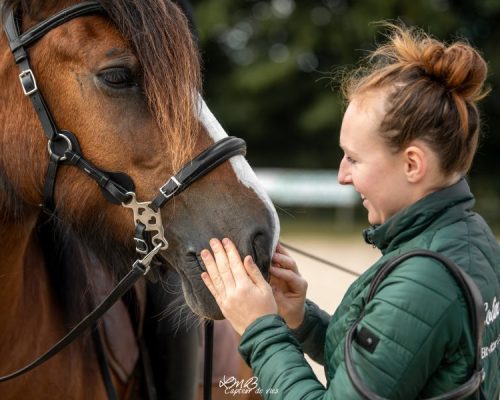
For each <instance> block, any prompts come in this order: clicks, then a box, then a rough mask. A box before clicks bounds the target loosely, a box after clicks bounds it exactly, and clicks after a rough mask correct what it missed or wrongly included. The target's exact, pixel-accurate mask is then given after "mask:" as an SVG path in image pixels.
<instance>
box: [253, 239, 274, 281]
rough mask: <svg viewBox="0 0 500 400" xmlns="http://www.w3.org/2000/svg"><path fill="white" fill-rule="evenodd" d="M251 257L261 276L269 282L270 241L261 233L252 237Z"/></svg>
mask: <svg viewBox="0 0 500 400" xmlns="http://www.w3.org/2000/svg"><path fill="white" fill-rule="evenodd" d="M251 240H252V257H253V259H254V261H255V264H257V266H258V267H259V269H260V271H261V272H262V275H263V276H264V278H265V279H266V280H269V266H270V263H271V239H270V238H269V237H268V236H267V235H266V234H265V233H263V232H258V233H256V234H254V235H253V236H252V239H251Z"/></svg>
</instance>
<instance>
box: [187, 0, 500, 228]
mask: <svg viewBox="0 0 500 400" xmlns="http://www.w3.org/2000/svg"><path fill="white" fill-rule="evenodd" d="M192 5H193V8H194V13H195V19H196V23H197V27H198V31H199V37H200V48H201V52H202V59H203V63H204V90H205V93H204V96H205V99H206V101H207V103H208V104H209V106H210V107H211V109H212V111H213V112H214V114H215V115H216V116H217V118H218V119H219V121H220V122H221V123H222V125H223V126H224V127H225V128H226V130H227V131H228V133H229V134H232V135H237V136H240V137H243V138H244V139H245V140H246V141H247V142H248V145H249V154H248V159H249V161H250V163H251V164H252V165H253V166H257V167H264V166H265V167H294V168H307V169H314V168H329V169H330V168H331V169H336V168H337V167H338V163H339V161H340V158H341V152H340V150H339V148H338V132H339V129H340V123H341V118H342V114H343V110H344V104H343V101H342V99H341V96H340V94H339V93H338V90H336V88H335V85H332V79H331V76H332V73H334V72H335V71H338V70H339V68H341V67H346V66H347V67H349V66H351V67H352V66H355V65H356V63H357V62H358V61H359V60H360V59H361V58H362V57H363V56H365V55H366V54H367V51H369V50H372V49H374V47H375V45H376V43H377V41H381V40H383V36H382V34H383V31H382V30H381V28H380V27H379V26H377V25H376V24H374V22H376V21H381V20H401V21H403V22H404V23H405V24H407V25H416V26H419V27H421V28H423V29H424V30H425V31H427V32H429V33H431V34H432V35H433V36H435V37H436V38H438V39H441V40H445V41H451V40H455V39H466V40H467V41H469V42H470V43H471V44H473V45H474V46H476V47H477V48H478V49H479V50H480V51H481V52H482V54H483V56H484V57H485V59H486V60H487V61H488V63H489V79H488V84H489V86H490V87H491V89H492V91H491V93H490V95H489V96H488V97H487V98H486V99H485V100H483V102H482V103H481V110H482V113H483V121H484V127H483V134H484V138H483V142H482V146H481V148H480V150H479V153H478V155H477V157H476V161H475V164H474V167H473V169H472V171H471V173H470V182H471V184H472V188H473V191H474V192H475V193H476V195H477V198H478V204H477V209H478V211H480V212H481V213H482V214H483V215H484V216H485V217H486V219H487V220H488V221H490V222H493V223H496V224H499V223H500V200H499V199H500V179H499V178H498V171H499V166H500V162H499V160H498V154H499V153H500V135H499V134H498V133H497V132H496V129H495V127H496V126H498V125H499V124H500V114H499V110H500V76H499V72H500V51H499V43H500V28H499V27H500V0H460V1H452V0H420V1H415V0H365V1H359V0H358V1H355V0H308V1H305V0H302V1H298V0H270V1H263V0H240V1H232V0H203V1H201V0H192Z"/></svg>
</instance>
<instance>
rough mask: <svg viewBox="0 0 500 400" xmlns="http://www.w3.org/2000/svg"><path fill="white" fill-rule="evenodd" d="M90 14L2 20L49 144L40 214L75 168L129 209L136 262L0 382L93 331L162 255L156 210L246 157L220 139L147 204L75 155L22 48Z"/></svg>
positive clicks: (85, 8)
mask: <svg viewBox="0 0 500 400" xmlns="http://www.w3.org/2000/svg"><path fill="white" fill-rule="evenodd" d="M95 13H104V9H103V8H102V6H101V5H100V4H99V3H97V2H93V1H88V2H83V3H80V4H77V5H74V6H71V7H68V8H66V9H64V10H62V11H60V12H58V13H57V14H55V15H53V16H51V17H49V18H47V19H46V20H44V21H42V22H40V23H39V24H37V25H35V26H33V27H32V28H30V29H28V30H27V31H26V32H24V33H22V34H21V33H20V18H18V17H17V15H16V13H15V12H14V11H10V12H9V13H8V14H7V15H6V18H5V20H4V30H5V33H6V35H7V38H8V41H9V46H10V48H11V51H12V53H13V55H14V58H15V61H16V64H17V65H18V66H19V70H20V73H19V80H20V83H21V87H22V90H23V92H24V94H25V95H26V96H27V97H29V98H30V100H31V102H32V104H33V107H34V109H35V111H36V113H37V115H38V118H39V120H40V122H41V124H42V127H43V130H44V132H45V135H46V136H47V139H48V154H49V165H48V168H47V173H46V178H45V185H44V190H43V205H42V207H43V209H44V210H45V211H46V212H48V213H51V214H52V213H53V212H54V187H55V182H56V176H57V171H58V167H59V165H73V166H76V167H78V168H79V169H81V170H82V171H84V172H85V173H86V174H87V175H88V176H89V177H90V178H92V179H93V180H94V181H95V182H97V184H98V185H99V187H100V188H101V191H102V193H103V195H104V196H105V198H106V199H107V200H108V201H110V202H111V203H114V204H118V205H120V204H121V205H122V206H124V207H126V208H131V209H132V211H133V221H134V225H135V237H134V240H135V243H136V252H137V254H138V259H137V260H135V262H134V263H133V265H132V268H131V270H130V271H129V272H128V274H127V275H126V276H125V277H124V278H123V279H122V280H121V281H120V282H119V283H118V284H117V286H116V287H115V288H114V289H113V291H112V292H111V293H110V294H109V295H108V297H106V298H105V299H104V300H103V301H102V302H101V303H100V304H99V305H98V306H97V307H96V308H95V309H94V310H93V311H92V312H91V313H90V314H88V315H87V316H86V317H85V318H84V319H83V320H82V321H81V322H79V323H78V324H77V325H76V326H75V327H74V328H73V329H72V330H71V331H70V332H69V333H68V334H67V335H66V336H64V337H63V338H62V339H61V340H60V341H59V342H57V343H56V344H55V345H54V346H53V347H52V348H51V349H50V350H48V351H47V352H46V353H45V354H43V355H42V356H40V357H39V358H37V359H36V360H34V361H33V362H31V363H30V364H28V365H26V366H25V367H23V368H21V369H19V370H17V371H15V372H13V373H11V374H8V375H5V376H2V377H0V382H3V381H6V380H9V379H12V378H15V377H17V376H19V375H21V374H23V373H25V372H28V371H29V370H31V369H33V368H35V367H36V366H38V365H40V364H42V363H43V362H45V361H47V360H48V359H49V358H51V357H52V356H54V355H55V354H57V353H58V352H59V351H61V350H62V349H63V348H64V347H66V346H67V345H68V344H69V343H71V342H72V341H73V340H74V339H76V338H77V337H78V336H79V335H80V334H81V333H82V332H83V331H84V330H85V329H87V328H88V327H90V326H92V325H93V324H94V323H95V321H96V320H97V319H98V318H100V317H101V316H102V315H103V314H104V313H105V312H106V311H107V310H108V309H109V308H110V307H111V306H112V305H113V304H114V303H115V302H116V301H117V300H118V299H119V298H120V297H121V296H122V295H123V294H124V293H125V292H126V291H127V290H129V289H130V288H131V287H132V286H133V285H134V283H135V282H136V281H137V280H138V279H139V278H140V277H141V276H143V275H146V274H147V273H148V272H149V270H150V265H151V262H152V260H153V259H154V257H155V256H156V255H157V254H158V253H159V252H160V251H161V250H166V249H167V247H168V241H167V240H166V238H165V233H164V230H163V224H162V218H161V208H162V207H163V206H164V205H165V204H166V203H167V202H168V201H169V200H170V199H172V198H173V197H175V196H177V195H178V194H179V193H181V192H182V191H183V190H184V189H186V188H187V187H188V186H189V185H191V184H192V183H193V182H194V181H196V180H197V179H199V178H201V177H202V176H204V175H205V174H207V173H208V172H210V171H211V170H213V169H214V168H216V167H217V166H218V165H220V164H222V163H223V162H224V161H226V160H228V159H229V158H231V157H233V156H236V155H245V153H246V144H245V141H244V140H243V139H240V138H236V137H232V136H229V137H225V138H223V139H222V140H219V141H218V142H215V143H214V144H213V145H211V146H210V147H208V148H207V149H206V150H204V151H203V152H202V153H200V154H199V155H197V156H196V157H194V158H193V159H192V160H191V161H189V162H188V163H187V164H185V165H184V166H183V167H182V168H181V169H180V170H179V171H178V172H177V173H176V174H175V175H174V176H172V177H170V179H168V180H167V181H166V183H165V184H164V185H163V186H161V187H160V189H159V192H158V193H157V195H156V196H155V197H154V198H153V199H152V200H151V201H145V202H139V201H137V198H136V194H135V185H134V182H133V181H132V179H131V178H130V177H129V176H128V175H126V174H124V173H122V172H108V171H105V170H103V169H100V168H98V167H96V166H95V165H93V164H92V163H91V162H90V161H89V160H87V159H86V158H85V157H84V156H83V154H82V152H81V150H80V146H79V144H78V140H77V138H76V136H75V135H74V134H73V133H71V132H69V131H66V130H60V129H58V128H57V126H56V124H55V122H54V119H53V118H52V115H51V113H50V111H49V109H48V107H47V105H46V103H45V101H44V99H43V96H42V94H41V93H40V90H39V89H38V86H37V82H36V79H35V75H34V73H33V70H32V69H31V65H30V62H29V57H28V53H27V50H26V49H27V47H29V46H30V45H32V44H33V43H35V42H36V41H37V40H39V39H40V38H42V37H43V36H44V35H45V34H46V33H47V32H49V31H50V30H52V29H54V28H55V27H57V26H59V25H61V24H64V23H65V22H67V21H69V20H71V19H73V18H77V17H80V16H83V15H89V14H95Z"/></svg>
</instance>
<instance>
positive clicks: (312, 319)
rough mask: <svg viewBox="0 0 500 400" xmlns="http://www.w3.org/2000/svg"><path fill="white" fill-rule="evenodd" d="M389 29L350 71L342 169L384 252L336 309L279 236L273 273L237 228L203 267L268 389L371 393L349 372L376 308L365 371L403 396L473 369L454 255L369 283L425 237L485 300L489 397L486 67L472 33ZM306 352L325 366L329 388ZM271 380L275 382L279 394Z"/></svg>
mask: <svg viewBox="0 0 500 400" xmlns="http://www.w3.org/2000/svg"><path fill="white" fill-rule="evenodd" d="M389 29H390V35H389V40H388V42H387V43H386V44H384V45H382V46H381V47H379V48H378V49H377V50H376V51H375V52H374V53H373V54H372V56H371V58H370V60H369V65H368V67H367V68H365V69H363V70H362V71H361V72H360V73H359V71H358V73H356V74H353V75H351V76H350V78H349V79H347V80H346V81H345V85H344V89H345V90H344V93H345V95H346V98H347V101H348V107H347V110H346V112H345V115H344V119H343V122H342V128H341V132H340V146H341V148H342V149H343V151H344V157H343V159H342V161H341V163H340V170H339V181H340V183H342V184H346V185H353V186H354V188H355V189H356V191H357V192H359V194H360V196H361V199H362V201H363V206H364V207H365V208H366V209H367V210H368V221H369V223H370V224H371V225H372V227H371V228H370V229H367V230H366V231H365V232H364V236H365V240H366V241H367V242H368V243H370V244H372V245H374V246H377V247H378V248H379V249H380V250H381V251H382V254H383V255H382V257H381V258H380V260H379V261H378V262H377V263H375V264H374V265H373V266H372V267H371V268H369V269H368V270H367V271H366V272H365V273H364V274H363V275H362V276H361V277H360V278H358V279H357V280H356V281H355V282H354V283H353V284H352V285H351V287H350V288H349V290H348V291H347V293H346V294H345V296H344V298H343V300H342V302H341V304H340V306H339V307H338V309H337V310H336V312H335V314H334V315H333V316H332V317H330V316H329V315H328V314H326V313H325V312H323V311H321V310H319V309H318V307H317V306H316V305H314V304H313V303H312V302H310V301H306V300H305V295H306V288H307V284H306V283H305V281H304V280H303V279H302V278H301V277H300V275H299V274H298V271H297V267H296V265H295V262H294V261H293V260H292V259H291V258H290V256H289V255H288V254H287V253H286V252H285V251H284V250H283V249H282V248H281V247H279V246H278V248H277V250H276V254H275V255H274V257H273V265H272V266H271V270H270V271H271V275H272V280H271V283H272V285H273V289H274V295H273V290H272V289H271V286H270V285H269V284H268V283H267V282H266V281H265V280H264V278H263V277H262V275H261V274H260V272H259V269H258V268H257V267H256V266H255V265H254V264H253V261H252V259H251V257H250V256H246V257H245V258H244V261H243V262H242V261H241V258H240V255H239V254H238V252H237V251H236V249H235V247H234V245H233V244H232V242H231V241H230V240H229V239H227V238H226V239H224V240H223V241H222V242H220V241H219V240H217V239H213V240H212V241H211V243H210V245H211V249H212V251H213V255H212V253H211V252H210V251H208V250H204V251H203V252H202V254H201V256H202V258H203V260H204V262H205V265H206V267H207V272H208V273H207V272H204V273H203V274H202V279H203V280H204V282H205V284H206V285H207V287H208V288H209V290H210V291H211V293H212V294H213V295H214V297H215V299H216V301H217V303H218V304H219V306H220V308H221V310H222V312H223V313H224V315H225V317H226V318H227V319H228V320H229V322H230V323H231V324H232V325H233V327H234V328H235V330H236V331H237V332H238V333H239V334H241V335H242V338H241V343H240V347H239V350H240V352H241V354H242V355H243V357H244V358H245V360H246V361H247V362H248V363H249V364H250V365H251V367H252V368H253V371H254V373H255V374H256V376H257V378H258V382H259V386H260V387H261V388H262V389H263V394H264V396H265V397H266V398H273V399H292V400H295V399H340V400H345V399H355V398H356V399H357V398H361V397H360V395H359V393H358V391H357V390H356V389H355V388H354V386H353V384H352V381H351V378H350V377H349V376H348V374H347V372H346V363H345V356H344V343H345V340H346V334H347V332H348V330H349V328H350V327H351V326H352V325H353V323H354V322H355V320H356V319H357V318H358V317H359V316H360V315H361V313H362V312H363V313H364V314H363V317H362V320H361V322H360V324H359V325H358V327H357V332H358V338H357V339H356V340H355V341H354V343H353V344H352V357H353V364H354V366H355V369H356V371H357V373H358V375H359V376H360V377H361V379H362V381H363V383H364V384H365V385H366V387H368V388H369V389H370V390H372V391H373V392H375V393H377V394H378V395H379V396H382V397H385V398H390V399H405V400H406V399H414V398H417V397H418V398H428V397H432V396H437V395H440V394H443V393H447V392H449V391H451V390H452V389H454V388H456V387H457V386H459V385H460V384H462V383H464V382H466V381H467V380H468V379H469V378H470V375H471V367H472V363H473V359H474V355H475V354H474V353H475V350H474V341H473V338H472V337H471V323H470V321H469V317H468V312H467V308H466V302H465V300H464V295H463V291H462V290H461V289H460V287H459V286H458V285H457V283H456V281H455V280H454V278H452V276H451V275H450V274H449V272H448V270H447V269H446V267H445V266H444V265H443V264H441V263H440V262H439V261H437V260H435V259H432V258H424V257H411V258H409V259H407V260H406V261H404V262H403V263H401V265H399V267H398V268H397V269H396V270H395V271H393V272H392V273H391V274H390V275H389V276H387V277H386V278H385V279H384V280H383V281H382V283H381V285H380V286H379V288H378V291H377V292H376V295H375V297H374V298H373V299H372V300H371V301H370V302H369V303H368V304H366V303H365V298H366V295H367V291H368V288H369V285H370V282H371V280H372V278H373V276H374V274H375V273H376V271H377V270H379V269H380V268H381V267H382V266H383V265H385V264H386V263H387V262H388V261H389V260H391V259H393V258H394V257H395V256H397V255H400V254H404V253H407V252H409V251H410V250H414V249H428V250H433V251H436V252H438V253H440V254H442V255H444V256H446V257H447V258H449V259H451V260H453V261H454V262H455V263H456V264H458V265H459V266H460V268H461V269H462V270H464V271H465V272H466V273H467V274H469V276H470V277H472V279H473V281H474V282H475V283H476V285H477V286H478V287H479V289H480V292H481V295H482V298H483V301H484V309H485V311H486V314H487V316H486V320H485V323H484V325H485V326H484V328H485V329H484V334H483V342H482V348H481V365H482V367H483V369H484V380H483V382H482V385H481V391H482V394H483V395H484V397H485V398H486V399H491V400H493V399H494V400H498V398H499V390H500V372H499V368H500V317H499V305H498V301H499V299H500V246H499V244H498V242H497V240H496V239H495V237H494V235H493V234H492V232H491V230H490V229H489V228H488V226H487V225H486V223H485V222H484V221H483V219H482V218H481V217H480V216H479V215H477V214H475V213H474V212H472V211H471V208H472V206H473V204H474V197H473V195H472V194H471V192H470V190H469V186H468V184H467V182H466V180H465V179H464V178H463V177H464V175H465V174H466V173H467V171H468V170H469V169H470V166H471V163H472V159H473V156H474V153H475V151H476V148H477V143H478V137H479V126H480V120H479V112H478V110H477V107H476V102H477V101H478V100H480V99H481V98H482V97H484V95H485V91H484V88H483V84H484V80H485V78H486V74H487V66H486V63H485V62H484V60H483V59H482V58H481V56H480V55H479V54H478V52H477V51H476V50H474V49H473V48H472V47H470V46H469V45H468V44H466V43H461V42H457V43H453V44H451V45H449V46H446V45H445V44H443V43H441V42H439V41H436V40H434V39H432V38H430V37H429V36H427V35H425V34H424V33H422V32H419V31H416V30H411V29H407V28H401V27H397V26H393V25H390V26H389ZM302 350H304V351H305V352H306V353H308V354H309V355H310V356H311V357H312V358H313V359H315V360H316V361H318V362H321V363H323V364H324V365H325V371H326V375H327V380H328V384H327V387H326V388H325V387H323V386H322V385H321V384H320V383H319V382H318V381H317V379H316V378H315V376H314V374H313V372H312V370H311V369H310V368H309V366H308V365H307V363H306V361H305V360H304V358H303V353H302ZM266 389H272V390H271V393H272V394H271V393H270V394H267V395H266Z"/></svg>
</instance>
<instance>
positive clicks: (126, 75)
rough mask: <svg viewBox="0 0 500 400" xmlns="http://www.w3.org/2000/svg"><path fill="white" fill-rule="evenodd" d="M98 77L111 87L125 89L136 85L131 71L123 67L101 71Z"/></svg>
mask: <svg viewBox="0 0 500 400" xmlns="http://www.w3.org/2000/svg"><path fill="white" fill-rule="evenodd" d="M98 77H99V79H100V80H101V81H102V82H103V83H104V84H106V85H107V86H109V87H111V88H113V89H125V88H129V87H132V86H137V84H136V82H135V81H134V78H133V76H132V73H131V72H130V71H129V70H127V69H125V68H112V69H107V70H105V71H102V72H101V73H100V74H99V75H98Z"/></svg>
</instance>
